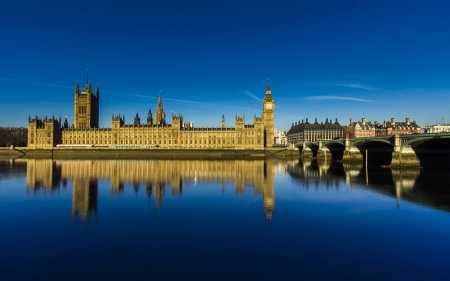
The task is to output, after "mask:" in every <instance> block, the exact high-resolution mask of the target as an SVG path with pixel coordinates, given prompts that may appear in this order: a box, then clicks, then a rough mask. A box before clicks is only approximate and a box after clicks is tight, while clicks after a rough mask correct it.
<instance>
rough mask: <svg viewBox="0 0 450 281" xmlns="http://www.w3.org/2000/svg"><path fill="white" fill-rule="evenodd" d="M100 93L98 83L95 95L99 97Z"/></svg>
mask: <svg viewBox="0 0 450 281" xmlns="http://www.w3.org/2000/svg"><path fill="white" fill-rule="evenodd" d="M99 95H100V89H99V88H98V84H97V86H96V87H95V96H96V97H98V96H99Z"/></svg>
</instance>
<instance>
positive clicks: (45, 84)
mask: <svg viewBox="0 0 450 281" xmlns="http://www.w3.org/2000/svg"><path fill="white" fill-rule="evenodd" d="M0 80H3V81H10V82H18V83H26V84H34V85H42V86H50V87H58V88H65V89H73V87H69V86H64V85H56V84H47V83H39V82H32V81H24V80H16V79H9V78H2V77H0Z"/></svg>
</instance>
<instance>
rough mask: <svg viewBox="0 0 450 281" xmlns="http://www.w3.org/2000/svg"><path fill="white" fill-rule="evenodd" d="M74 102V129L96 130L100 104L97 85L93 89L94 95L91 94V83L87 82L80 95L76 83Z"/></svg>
mask: <svg viewBox="0 0 450 281" xmlns="http://www.w3.org/2000/svg"><path fill="white" fill-rule="evenodd" d="M74 100H75V102H74V110H73V112H74V114H73V115H74V118H73V125H74V128H98V125H99V103H100V89H99V88H98V85H97V86H96V88H95V94H93V93H92V89H91V82H90V81H89V80H87V81H86V85H84V89H83V91H82V92H81V93H80V89H79V86H78V81H77V82H76V84H75V89H74Z"/></svg>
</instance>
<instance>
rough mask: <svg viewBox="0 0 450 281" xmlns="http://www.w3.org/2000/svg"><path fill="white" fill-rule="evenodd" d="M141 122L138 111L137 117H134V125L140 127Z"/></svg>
mask: <svg viewBox="0 0 450 281" xmlns="http://www.w3.org/2000/svg"><path fill="white" fill-rule="evenodd" d="M140 124H141V118H139V115H138V114H137V113H136V117H134V123H133V125H134V126H135V127H139V125H140Z"/></svg>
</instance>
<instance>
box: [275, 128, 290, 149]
mask: <svg viewBox="0 0 450 281" xmlns="http://www.w3.org/2000/svg"><path fill="white" fill-rule="evenodd" d="M274 136H275V145H276V146H287V138H286V130H277V129H276V128H275V132H274Z"/></svg>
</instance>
